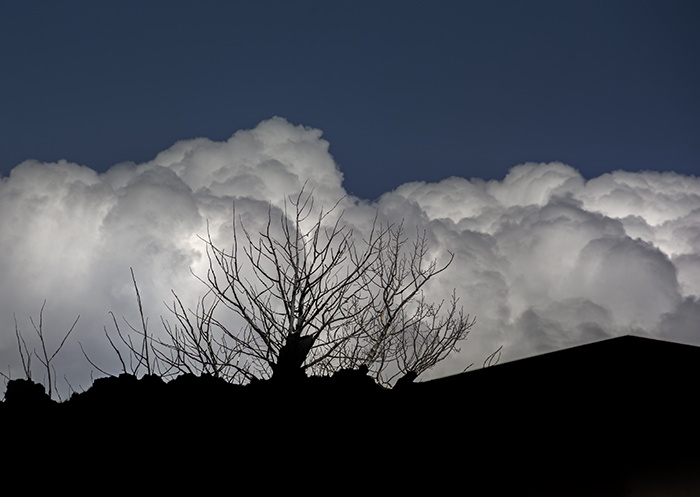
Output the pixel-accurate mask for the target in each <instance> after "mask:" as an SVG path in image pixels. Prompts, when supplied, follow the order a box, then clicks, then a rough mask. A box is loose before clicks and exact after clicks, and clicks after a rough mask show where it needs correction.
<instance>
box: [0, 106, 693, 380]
mask: <svg viewBox="0 0 700 497" xmlns="http://www.w3.org/2000/svg"><path fill="white" fill-rule="evenodd" d="M328 147H329V144H328V142H326V141H325V140H323V139H322V135H321V131H319V130H316V129H311V128H308V127H304V126H294V125H292V124H290V123H288V122H287V121H285V120H284V119H281V118H273V119H271V120H268V121H264V122H262V123H260V124H259V125H258V126H257V127H256V128H254V129H251V130H243V131H239V132H237V133H235V134H234V135H233V136H232V137H231V138H230V139H229V140H227V141H225V142H214V141H211V140H208V139H205V138H198V139H193V140H185V141H181V142H178V143H176V144H175V145H173V146H172V147H170V148H169V149H168V150H165V151H163V152H161V153H160V154H158V155H157V156H156V157H155V158H154V159H153V160H152V161H150V162H147V163H143V164H133V163H124V164H117V165H115V166H113V167H112V168H111V169H109V170H108V171H106V172H105V173H102V174H98V173H96V172H95V171H93V170H91V169H89V168H87V167H84V166H81V165H77V164H72V163H69V162H66V161H59V162H57V163H50V164H49V163H39V162H36V161H26V162H24V163H22V164H20V165H18V166H17V167H15V168H14V169H13V170H12V172H11V173H10V175H9V176H8V177H6V178H3V179H2V181H1V182H0V212H2V216H0V270H1V271H2V274H3V278H2V280H0V296H1V297H2V298H1V299H0V367H3V371H4V372H5V373H6V374H7V373H8V369H7V368H8V367H9V368H10V371H11V372H12V374H13V376H15V377H19V376H22V367H21V363H20V362H19V357H18V354H17V349H16V347H17V345H16V339H15V318H16V320H17V325H18V326H19V328H20V330H22V332H23V335H24V336H25V337H26V338H27V339H28V340H29V343H30V346H31V344H32V343H33V342H32V341H31V340H32V333H33V329H32V327H31V323H30V322H29V317H30V316H33V317H34V318H35V322H36V318H37V317H38V312H39V309H40V308H41V305H42V302H43V301H44V300H46V301H47V303H46V308H45V311H44V326H45V332H46V335H47V338H48V340H49V343H48V345H49V347H51V345H52V344H53V345H58V342H59V341H60V338H61V336H62V335H61V334H62V333H64V332H65V331H67V329H68V328H69V327H70V325H71V324H72V322H73V320H74V319H75V317H76V316H77V315H78V314H79V315H80V316H81V319H80V321H79V323H78V326H77V327H76V330H75V332H74V335H73V336H72V339H71V341H69V342H68V343H67V344H66V346H65V349H64V350H63V351H62V352H61V354H60V355H59V356H58V357H57V359H56V369H57V371H58V372H59V373H60V374H61V375H63V374H65V376H66V378H67V379H68V380H69V381H70V382H71V384H72V385H73V387H74V388H79V386H83V387H87V386H89V384H90V375H91V369H92V368H91V367H90V366H89V364H88V363H87V361H86V360H85V359H84V358H83V356H82V353H81V352H80V349H79V347H78V346H77V342H78V341H80V342H81V343H82V344H83V346H84V347H85V349H86V351H88V352H89V353H90V355H91V358H92V359H93V360H94V361H95V362H97V363H100V364H103V365H105V367H106V368H108V369H109V368H111V370H112V371H115V372H118V370H119V365H118V362H117V358H116V357H115V355H114V354H113V352H112V351H111V349H110V347H109V344H108V342H107V341H106V339H105V337H104V327H105V326H108V327H109V326H110V323H111V318H110V316H109V314H108V311H113V312H114V314H115V315H116V316H117V317H118V318H121V316H124V317H125V318H127V319H128V320H129V321H130V322H132V323H136V322H138V314H137V307H136V300H135V294H134V288H133V284H132V282H131V274H130V271H129V268H133V269H134V273H135V275H136V278H137V281H138V283H139V289H140V291H141V296H142V299H143V304H144V309H145V310H146V314H147V315H148V317H149V318H150V320H149V331H152V332H154V333H159V329H160V328H161V324H160V321H159V319H160V316H161V315H163V316H166V317H167V314H168V313H167V309H166V308H165V305H164V302H165V303H170V301H171V300H172V297H171V293H170V291H171V289H175V290H176V291H177V293H178V295H180V296H181V297H182V298H183V300H184V301H185V302H187V303H189V304H191V305H192V304H193V303H196V301H197V297H198V296H200V295H202V293H203V290H204V288H203V286H202V284H201V283H200V282H198V281H197V280H196V279H195V278H194V277H193V276H192V274H191V272H190V271H193V272H194V273H196V274H199V275H204V274H205V273H206V269H207V260H206V255H205V252H204V249H205V246H204V243H203V242H202V240H201V238H200V237H201V236H205V235H206V233H207V230H208V232H209V233H211V235H212V237H213V238H214V240H215V241H216V242H217V243H220V244H221V245H222V246H228V244H230V241H231V238H230V236H231V222H232V221H231V217H232V216H231V208H232V204H233V201H234V200H235V201H236V209H237V212H238V214H240V215H241V216H242V217H243V219H244V221H245V222H246V223H248V224H250V225H251V226H253V227H254V226H255V225H256V224H259V223H260V222H263V221H264V220H265V219H266V217H267V213H268V209H269V208H270V205H271V206H272V208H273V209H274V210H275V212H277V213H280V212H281V209H283V207H284V202H285V199H286V198H287V196H288V195H294V194H295V193H297V192H298V191H299V190H300V189H301V188H302V186H303V185H306V188H308V189H313V191H314V197H315V200H316V203H317V205H318V206H325V207H330V206H332V205H333V204H334V203H335V202H336V201H338V199H340V198H341V197H343V196H346V195H347V194H346V192H345V190H344V189H343V185H342V182H343V174H342V173H341V172H340V171H339V170H338V168H337V166H336V164H335V162H334V161H333V158H332V156H331V155H330V154H329V151H328ZM342 208H343V209H344V211H345V214H344V216H345V220H346V221H347V222H348V223H349V224H350V225H351V226H352V227H353V228H354V229H355V230H356V232H357V233H358V236H360V235H362V234H363V233H367V232H368V231H369V229H370V228H371V224H372V221H373V219H374V215H375V212H376V211H378V212H379V216H380V219H381V220H382V221H389V222H400V221H401V220H403V221H404V223H405V224H406V225H407V226H409V227H410V226H418V227H419V228H420V229H421V230H426V233H427V235H428V239H429V242H430V245H431V254H430V255H431V257H437V258H439V259H441V260H443V261H444V260H446V257H447V254H448V252H452V253H454V254H455V259H454V262H453V264H452V266H451V269H450V271H449V272H447V273H444V274H443V275H441V278H440V280H439V281H436V282H435V284H432V285H431V286H430V287H429V289H428V292H429V295H428V296H429V297H430V298H433V299H436V300H439V299H442V298H447V297H448V296H449V293H450V292H451V290H452V288H455V289H456V291H457V294H458V295H459V296H460V297H461V304H463V305H464V307H465V311H466V312H469V313H470V314H471V315H473V316H474V315H475V316H477V325H476V326H475V328H474V330H473V332H472V334H471V335H470V337H469V339H468V341H467V342H466V344H465V345H464V346H463V348H462V353H461V354H460V355H459V356H456V357H454V358H452V359H450V360H449V361H446V362H445V363H443V364H441V365H439V366H438V367H436V369H435V370H434V371H431V372H430V373H427V374H426V375H425V377H426V378H430V377H434V376H442V375H445V374H452V373H456V372H459V371H461V370H463V369H464V367H466V366H467V365H468V364H469V363H471V362H474V363H476V365H480V364H481V362H483V360H484V359H485V358H486V356H488V354H490V353H491V352H492V351H494V350H495V349H496V348H498V347H499V346H501V345H503V346H504V348H503V356H502V359H501V360H502V361H503V360H512V359H516V358H519V357H523V356H527V355H532V354H536V353H541V352H544V351H549V350H554V349H558V348H563V347H567V346H571V345H575V344H580V343H585V342H589V341H594V340H599V339H602V338H605V337H611V336H618V335H624V334H629V333H634V334H639V335H646V336H657V337H660V338H664V339H668V340H676V341H682V342H686V343H693V344H698V345H700V325H699V324H698V322H699V321H698V317H699V316H700V179H698V178H695V177H688V176H683V175H679V174H675V173H657V172H640V173H628V172H621V171H617V172H612V173H609V174H604V175H602V176H600V177H598V178H593V179H590V180H588V181H587V180H585V179H584V178H583V177H582V176H581V175H580V174H579V173H578V171H576V170H575V169H573V168H571V167H569V166H567V165H565V164H561V163H549V164H532V163H529V164H523V165H519V166H515V167H513V168H512V169H511V170H510V172H509V173H508V175H507V176H506V177H505V178H504V179H502V180H490V181H484V180H481V179H469V180H468V179H465V178H458V177H452V178H448V179H445V180H443V181H441V182H438V183H425V182H414V183H408V184H404V185H401V186H400V187H398V188H397V189H396V190H394V191H391V192H387V193H385V194H384V195H383V196H381V197H380V198H379V199H378V200H377V201H376V202H375V203H369V202H367V201H364V200H362V199H358V198H354V197H352V196H347V197H346V198H345V200H344V201H343V203H342Z"/></svg>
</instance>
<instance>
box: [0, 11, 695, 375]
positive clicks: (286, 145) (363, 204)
mask: <svg viewBox="0 0 700 497" xmlns="http://www.w3.org/2000/svg"><path fill="white" fill-rule="evenodd" d="M699 20H700V7H699V6H698V4H697V3H696V2H674V1H663V2H662V1H633V2H632V1H618V2H598V1H587V2H562V1H556V2H554V1H551V2H550V1H533V2H516V1H494V2H479V3H476V2H439V1H438V2H431V3H430V4H427V3H425V2H407V1H403V2H376V1H375V2H364V1H353V2H313V1H306V2H305V1H301V2H277V1H264V0H263V1H260V2H246V3H245V4H244V3H240V2H216V1H200V2H197V3H194V2H178V1H170V2H149V1H140V2H131V1H122V2H119V3H114V4H105V3H102V2H98V3H96V2H81V1H65V2H47V1H34V2H12V3H7V2H6V3H5V4H3V6H2V7H0V67H2V78H0V95H1V96H0V174H1V175H2V180H1V183H0V266H1V269H2V272H3V275H4V277H3V279H2V281H1V282H0V295H1V296H2V299H0V369H2V371H4V372H5V374H7V373H8V371H10V372H11V373H12V374H13V376H15V377H17V376H21V372H22V369H21V363H20V362H19V358H18V357H17V355H18V354H17V348H16V347H17V345H16V338H15V319H16V321H17V326H18V327H19V328H20V329H21V330H22V332H23V335H24V336H25V337H27V339H28V340H30V338H31V332H32V331H33V329H32V325H31V322H30V321H29V318H30V316H33V317H34V319H35V322H36V319H37V317H38V313H39V310H40V308H41V306H42V303H43V301H44V300H46V308H45V311H44V324H45V326H46V327H47V329H46V333H47V337H51V338H50V339H49V342H50V343H49V344H51V343H55V344H56V345H57V343H58V341H60V337H61V336H62V333H65V331H67V329H68V328H69V327H70V325H71V324H72V323H73V321H74V320H75V318H76V316H77V315H80V321H79V322H78V325H76V329H75V331H74V334H73V335H72V336H71V340H69V341H68V342H67V344H66V345H65V346H64V349H63V350H62V351H61V353H60V354H59V355H58V356H57V358H56V367H57V370H58V371H60V372H61V373H62V374H61V376H63V375H64V374H65V377H66V379H67V380H69V381H71V384H72V386H73V388H78V387H79V386H82V387H87V386H89V383H90V375H91V374H96V373H95V372H91V368H90V367H89V366H88V365H86V363H85V359H84V357H83V355H82V353H81V351H80V348H79V347H78V345H77V343H78V341H80V343H82V344H83V345H84V348H85V349H86V350H88V351H90V353H91V355H92V356H93V358H96V359H98V360H102V361H104V363H106V364H108V365H110V366H112V367H114V366H115V362H114V357H112V356H113V354H112V353H111V350H110V349H109V347H108V345H107V343H106V341H105V337H104V327H105V326H107V327H109V326H110V323H111V318H110V316H109V314H108V312H109V311H113V312H114V313H115V315H116V316H119V317H121V316H125V317H127V318H128V319H130V320H131V322H134V321H135V320H136V315H135V310H136V309H135V300H134V290H133V285H132V282H131V274H130V268H134V271H135V275H136V279H137V281H138V282H139V287H140V290H141V293H142V297H143V299H144V307H145V309H146V311H147V313H148V314H149V318H150V321H149V323H150V329H151V330H153V332H154V333H158V331H157V330H158V328H159V326H160V316H167V309H166V308H165V307H164V305H165V304H164V302H166V303H169V301H170V300H171V293H170V291H171V289H175V290H177V292H178V294H179V295H181V296H182V297H183V298H184V299H185V300H187V301H188V302H196V299H197V297H198V296H199V295H201V294H202V293H203V288H202V286H201V284H200V283H199V282H198V281H197V280H196V278H194V277H193V275H192V274H191V272H190V269H192V271H194V272H195V273H196V274H200V275H201V274H203V271H204V272H205V271H206V266H205V262H206V260H205V258H204V257H203V250H204V246H203V244H202V242H201V240H200V239H199V238H198V235H199V236H201V235H202V234H204V233H205V230H206V223H207V221H208V222H209V223H210V226H217V230H218V231H217V236H218V237H220V238H217V239H218V240H220V241H221V242H222V243H229V242H228V241H227V240H228V239H227V238H226V236H227V230H226V227H227V226H229V227H230V214H231V213H230V209H231V202H232V200H234V199H236V200H237V202H238V203H237V205H240V209H241V212H250V213H258V214H255V215H253V216H252V217H250V219H252V220H256V219H258V218H259V213H260V212H266V211H264V210H263V211H261V210H260V209H261V205H264V204H266V203H271V204H272V205H273V206H275V207H281V206H282V203H283V201H284V198H285V196H287V195H290V194H294V193H295V192H296V191H298V189H299V188H300V185H302V184H303V183H304V182H305V181H309V182H310V184H312V185H313V187H314V192H315V196H316V197H317V200H318V202H319V203H320V204H325V205H331V204H333V203H335V201H337V200H338V199H339V198H341V197H343V196H347V197H346V198H345V200H344V201H343V204H342V205H343V208H344V209H345V211H346V219H348V220H349V222H351V223H352V226H353V227H354V229H356V231H357V233H358V234H359V233H365V232H366V231H367V229H368V228H369V226H370V223H371V220H372V218H373V215H374V212H376V211H378V212H379V214H380V217H381V218H382V219H384V220H387V221H392V222H399V221H401V220H402V219H403V220H404V221H405V222H406V223H407V224H413V225H416V226H418V227H419V228H420V229H425V230H426V232H427V233H428V234H429V240H430V242H431V250H432V252H431V254H433V255H434V256H435V257H444V255H445V254H446V253H447V252H448V251H452V252H454V253H455V261H454V262H453V264H452V266H451V268H450V271H449V272H448V273H446V274H445V275H443V277H442V279H441V280H440V284H439V285H434V286H432V287H431V288H430V289H429V295H430V297H432V298H434V299H436V300H440V299H441V298H444V297H445V295H446V294H445V291H447V290H451V289H452V288H455V289H456V291H457V294H458V295H459V296H460V298H461V301H460V303H461V304H463V305H464V308H465V312H468V313H470V314H471V315H473V316H476V317H477V325H476V326H475V327H474V329H473V331H472V332H471V334H470V336H469V339H468V340H467V342H465V344H463V347H462V352H461V353H460V354H459V355H457V356H455V357H454V358H451V359H450V360H448V361H445V362H444V363H443V364H441V365H440V366H438V367H436V368H435V369H434V370H433V371H430V372H429V373H426V374H425V375H424V379H428V378H430V377H435V376H444V375H445V374H452V373H456V372H460V371H461V370H462V369H463V366H466V365H467V364H469V363H471V362H474V363H475V364H476V365H477V366H478V365H479V364H481V363H482V362H483V359H484V358H485V357H486V356H487V355H488V354H489V353H490V352H492V351H493V350H496V348H498V347H500V346H503V354H502V359H501V360H502V361H505V360H513V359H517V358H520V357H525V356H529V355H534V354H539V353H542V352H546V351H549V350H557V349H561V348H565V347H568V346H572V345H575V344H579V343H586V342H589V341H594V340H598V339H602V338H606V337H612V336H619V335H624V334H629V333H634V334H639V335H643V336H653V337H658V338H664V339H669V340H673V341H680V342H683V343H692V344H698V345H700V325H698V323H700V302H699V301H698V299H699V298H700V276H699V275H700V179H698V178H697V175H698V173H700V139H699V138H698V137H700V118H699V117H698V116H700V95H699V93H698V91H697V88H699V87H700V70H699V61H700V58H699V56H700V34H699V33H698V30H697V29H696V26H697V23H698V21H699ZM256 216H257V217H256ZM251 222H254V221H251ZM52 340H54V342H52ZM29 343H30V346H31V345H32V343H33V342H31V341H30V342H29ZM5 365H6V366H5ZM34 365H35V366H37V365H38V364H37V362H36V361H35V362H34ZM8 368H9V369H8ZM37 370H38V373H37V374H39V373H40V371H41V369H40V368H37ZM63 385H64V387H65V383H64V384H63Z"/></svg>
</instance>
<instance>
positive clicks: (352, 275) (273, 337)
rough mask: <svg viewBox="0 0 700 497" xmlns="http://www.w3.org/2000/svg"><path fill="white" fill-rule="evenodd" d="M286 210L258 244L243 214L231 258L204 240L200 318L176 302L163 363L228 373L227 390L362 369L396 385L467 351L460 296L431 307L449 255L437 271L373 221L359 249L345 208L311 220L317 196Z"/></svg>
mask: <svg viewBox="0 0 700 497" xmlns="http://www.w3.org/2000/svg"><path fill="white" fill-rule="evenodd" d="M289 203H290V204H291V206H292V211H291V212H288V210H287V207H288V204H286V203H285V209H284V212H283V213H282V214H281V216H280V219H279V225H277V224H276V223H273V215H272V209H271V208H270V210H269V211H268V219H267V223H266V226H265V227H264V229H263V230H261V231H259V232H258V233H257V234H256V235H253V234H252V233H250V232H249V231H248V229H247V228H246V227H245V226H244V225H243V224H242V221H241V220H240V219H238V220H237V219H236V212H235V205H234V213H233V217H234V222H233V243H232V248H231V251H230V252H226V251H225V250H223V249H221V248H219V247H217V246H216V244H215V243H214V242H213V240H212V237H211V235H210V234H209V233H208V234H207V238H205V239H204V241H205V243H206V246H207V256H208V260H209V270H208V272H207V275H206V277H204V278H202V277H200V278H199V279H200V281H202V282H203V283H204V284H206V286H207V287H208V289H209V292H208V294H207V295H206V296H205V298H204V299H202V300H200V302H199V304H198V307H197V309H196V310H195V311H192V310H185V308H184V306H183V305H182V303H181V302H180V300H179V299H178V298H177V295H175V297H176V300H175V303H174V304H173V306H172V307H171V308H170V310H171V312H172V313H173V314H174V315H175V317H176V319H177V323H176V324H175V325H173V326H171V325H170V324H169V323H168V322H167V321H164V324H165V326H166V330H167V331H168V337H169V341H164V340H159V341H158V344H159V345H160V346H161V347H164V349H165V350H168V351H169V353H170V355H169V356H168V357H169V359H168V358H166V355H164V354H161V355H160V356H159V358H160V360H161V361H164V362H166V363H168V364H169V365H170V366H172V367H174V368H175V369H176V370H177V369H179V370H180V371H188V370H190V371H191V370H192V368H193V367H198V368H199V371H202V372H209V373H210V374H215V375H219V376H224V372H227V373H226V374H227V375H228V377H229V379H230V378H232V377H240V378H247V379H252V378H253V377H263V378H265V377H272V378H286V379H290V378H295V377H301V376H303V375H304V374H305V372H306V371H310V372H312V373H314V374H327V373H330V372H333V371H335V370H337V369H339V368H347V367H352V368H357V367H361V366H365V367H367V369H368V371H370V372H371V374H372V376H373V377H374V378H375V379H376V380H377V381H378V382H380V383H381V384H384V385H387V386H388V385H390V384H391V383H392V382H393V381H394V380H395V379H396V377H398V376H400V375H411V376H413V377H415V376H417V375H419V374H420V373H422V372H424V371H426V370H427V369H429V368H431V367H432V366H434V365H435V364H436V363H437V362H439V361H441V360H443V359H444V358H445V357H447V356H448V355H449V354H450V353H451V352H453V351H455V350H458V349H457V348H456V346H457V344H458V342H460V341H461V340H463V339H465V338H466V336H467V334H468V333H469V330H470V328H471V327H472V326H473V324H474V320H470V319H469V316H468V315H464V313H463V311H462V309H461V308H458V299H457V298H456V296H455V295H454V294H453V297H452V299H451V300H450V301H449V302H448V303H447V304H445V302H440V303H437V304H434V303H428V302H426V300H425V296H424V294H423V289H424V287H425V285H426V284H427V283H428V281H430V280H431V279H432V278H434V277H435V276H437V275H438V274H440V273H442V272H443V271H444V270H445V269H446V268H447V267H448V266H449V264H450V263H451V262H452V260H453V257H454V256H453V255H452V254H450V258H449V260H448V261H447V263H446V264H444V265H442V266H438V264H437V262H436V261H431V262H428V261H426V256H427V252H428V246H427V243H426V235H425V233H422V234H421V233H420V232H417V233H416V238H415V240H414V241H413V243H412V244H408V238H407V237H406V236H405V232H404V228H403V225H398V226H394V225H382V224H379V223H377V219H376V218H375V222H374V224H373V226H372V229H371V231H370V233H369V235H368V236H367V237H366V238H364V239H362V240H358V239H356V238H355V237H354V236H353V232H352V231H351V230H349V229H348V228H347V225H345V224H343V222H342V213H340V215H335V214H334V215H333V216H331V213H334V211H335V210H336V209H337V207H338V205H339V202H338V203H336V205H335V206H333V207H332V208H331V209H330V210H328V211H324V210H323V209H321V210H320V212H319V213H318V215H317V216H316V217H314V218H312V217H311V213H312V212H313V196H312V195H311V194H309V193H306V192H304V190H303V189H302V191H301V192H300V193H299V195H298V196H297V197H296V198H293V199H292V198H290V199H289ZM333 217H335V220H332V218H333ZM276 230H277V231H276ZM275 233H277V235H276V234H275ZM207 298H208V299H209V300H208V302H209V303H208V304H205V300H206V299H207ZM218 306H223V307H225V308H227V309H229V310H230V311H233V313H235V315H237V316H238V317H239V318H241V319H242V322H243V323H245V324H244V326H243V327H242V328H241V329H239V330H233V329H229V328H228V327H227V326H225V325H223V324H222V323H221V322H220V321H219V320H217V318H216V317H215V313H214V310H215V308H217V307H218ZM217 337H218V338H217ZM164 349H163V348H161V351H162V350H164ZM239 375H240V376H239Z"/></svg>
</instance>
